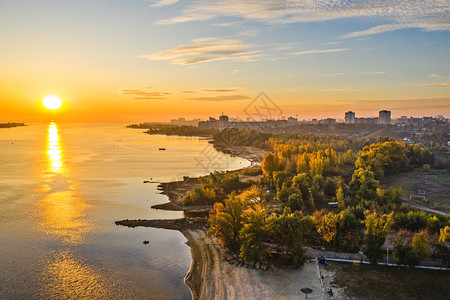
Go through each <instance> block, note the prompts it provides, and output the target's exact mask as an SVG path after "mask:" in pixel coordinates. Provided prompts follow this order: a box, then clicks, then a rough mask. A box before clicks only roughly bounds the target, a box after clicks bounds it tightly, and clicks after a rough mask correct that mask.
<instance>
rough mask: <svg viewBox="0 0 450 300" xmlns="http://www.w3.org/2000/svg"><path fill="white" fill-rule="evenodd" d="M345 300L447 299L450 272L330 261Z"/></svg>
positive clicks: (449, 291) (334, 284) (329, 265)
mask: <svg viewBox="0 0 450 300" xmlns="http://www.w3.org/2000/svg"><path fill="white" fill-rule="evenodd" d="M322 268H326V269H328V270H329V271H332V272H334V279H333V281H332V283H331V284H332V286H334V287H335V288H340V289H343V293H344V296H345V297H344V299H351V298H353V299H380V300H381V299H450V294H449V293H450V271H439V270H423V269H411V268H401V269H398V268H396V267H385V266H374V265H360V264H356V265H354V264H349V263H337V262H331V263H328V264H327V266H325V267H322Z"/></svg>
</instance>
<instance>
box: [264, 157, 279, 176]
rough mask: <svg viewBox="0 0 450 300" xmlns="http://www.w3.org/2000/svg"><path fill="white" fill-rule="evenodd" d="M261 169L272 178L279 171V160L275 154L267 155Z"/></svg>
mask: <svg viewBox="0 0 450 300" xmlns="http://www.w3.org/2000/svg"><path fill="white" fill-rule="evenodd" d="M261 169H262V171H263V173H264V175H266V176H272V173H273V172H275V171H278V159H277V156H276V155H275V154H272V153H267V154H266V155H264V159H263V161H262V164H261Z"/></svg>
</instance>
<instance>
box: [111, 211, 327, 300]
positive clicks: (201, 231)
mask: <svg viewBox="0 0 450 300" xmlns="http://www.w3.org/2000/svg"><path fill="white" fill-rule="evenodd" d="M116 224H117V225H123V226H130V227H137V226H145V227H156V228H165V229H170V230H178V231H180V232H181V233H182V234H183V235H184V236H185V237H186V239H187V242H186V244H187V245H188V246H189V247H190V248H191V255H192V263H191V267H190V269H189V272H188V273H187V275H186V278H185V282H186V285H187V286H188V287H189V289H190V290H191V293H192V296H193V299H280V300H281V299H297V298H299V297H302V296H303V294H302V293H301V291H300V288H302V287H308V288H310V289H312V290H313V292H312V294H309V295H308V299H323V295H322V289H321V284H320V280H319V273H318V267H317V264H316V261H315V260H310V261H308V262H306V263H305V265H304V266H302V267H301V268H298V269H293V268H284V269H280V268H277V267H271V268H270V269H268V270H262V269H260V270H255V269H250V268H246V267H238V266H236V265H233V264H230V263H228V262H226V261H225V259H224V250H223V248H222V246H221V245H220V244H219V243H218V241H217V240H216V239H215V238H214V237H207V236H206V230H207V226H205V224H204V223H201V222H200V223H199V222H198V220H197V221H195V222H194V221H193V220H190V219H186V218H184V219H175V220H123V221H117V222H116Z"/></svg>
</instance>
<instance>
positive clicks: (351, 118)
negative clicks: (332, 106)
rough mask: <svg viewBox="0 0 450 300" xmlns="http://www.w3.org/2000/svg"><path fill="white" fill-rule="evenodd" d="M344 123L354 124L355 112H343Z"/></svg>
mask: <svg viewBox="0 0 450 300" xmlns="http://www.w3.org/2000/svg"><path fill="white" fill-rule="evenodd" d="M345 124H355V113H354V112H352V111H348V112H346V113H345Z"/></svg>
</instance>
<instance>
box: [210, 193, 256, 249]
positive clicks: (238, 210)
mask: <svg viewBox="0 0 450 300" xmlns="http://www.w3.org/2000/svg"><path fill="white" fill-rule="evenodd" d="M247 207H248V202H247V201H246V199H242V198H241V197H239V196H236V194H234V193H232V194H230V195H229V196H228V198H227V199H226V200H225V207H224V205H223V204H222V203H215V204H214V211H213V212H212V213H211V214H210V217H209V223H210V228H209V231H208V234H214V235H215V236H216V237H217V239H218V240H219V242H221V243H222V244H223V245H224V246H225V248H227V249H228V250H229V251H230V252H233V253H236V252H238V251H239V249H240V246H241V242H240V239H239V233H240V231H241V229H242V221H243V211H244V210H245V209H247Z"/></svg>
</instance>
